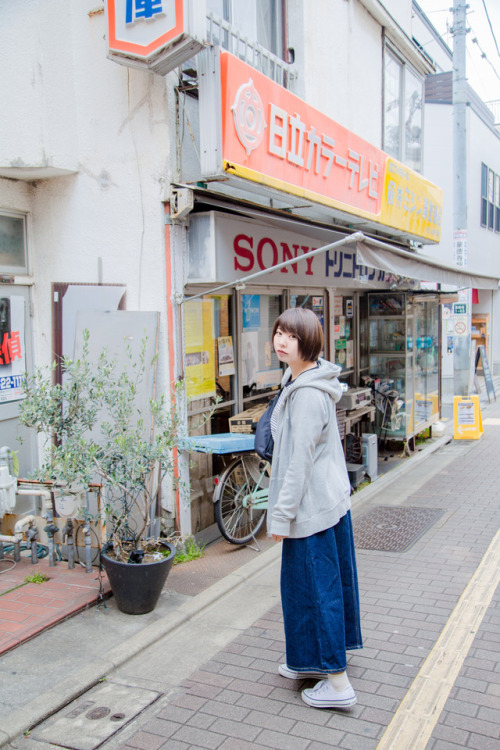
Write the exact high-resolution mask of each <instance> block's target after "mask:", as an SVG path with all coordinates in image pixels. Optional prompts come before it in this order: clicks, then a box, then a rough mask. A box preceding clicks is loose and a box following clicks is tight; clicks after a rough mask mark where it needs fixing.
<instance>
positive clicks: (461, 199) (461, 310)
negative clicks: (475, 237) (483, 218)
mask: <svg viewBox="0 0 500 750" xmlns="http://www.w3.org/2000/svg"><path fill="white" fill-rule="evenodd" d="M468 7H469V6H468V5H467V4H466V3H465V2H464V0H453V250H454V256H455V263H456V264H457V265H459V266H466V265H467V77H466V69H465V66H466V48H465V40H466V35H467V29H466V12H467V8H468ZM454 311H455V314H454V318H453V322H454V342H453V385H454V392H455V395H456V396H468V395H469V389H470V381H471V313H472V292H471V290H470V289H467V290H464V291H462V292H459V304H458V305H456V306H455V307H454Z"/></svg>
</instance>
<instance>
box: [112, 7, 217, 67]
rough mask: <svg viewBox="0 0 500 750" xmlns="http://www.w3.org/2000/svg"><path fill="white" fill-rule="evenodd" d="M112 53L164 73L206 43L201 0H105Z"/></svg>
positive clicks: (131, 63)
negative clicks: (204, 40) (203, 41)
mask: <svg viewBox="0 0 500 750" xmlns="http://www.w3.org/2000/svg"><path fill="white" fill-rule="evenodd" d="M106 10H107V23H108V44H109V55H108V57H110V58H111V59H112V60H115V62H118V63H121V64H122V65H129V66H131V67H145V68H149V69H150V70H153V71H154V72H155V73H159V74H161V75H164V74H165V73H168V72H169V71H170V70H173V69H174V68H175V67H177V66H178V65H180V64H181V63H182V62H184V61H185V60H188V59H189V58H190V57H192V56H193V55H195V54H196V53H197V52H199V51H200V50H201V49H202V48H203V47H204V44H203V43H202V41H201V40H202V39H203V35H204V23H205V12H204V3H203V2H202V1H201V0H106Z"/></svg>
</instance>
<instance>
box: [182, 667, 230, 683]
mask: <svg viewBox="0 0 500 750" xmlns="http://www.w3.org/2000/svg"><path fill="white" fill-rule="evenodd" d="M189 679H190V680H192V681H193V682H200V683H202V684H203V685H215V686H217V687H227V686H228V685H229V683H230V682H231V677H225V676H224V675H221V674H213V673H212V672H205V670H203V669H199V670H198V671H197V672H193V674H191V675H189Z"/></svg>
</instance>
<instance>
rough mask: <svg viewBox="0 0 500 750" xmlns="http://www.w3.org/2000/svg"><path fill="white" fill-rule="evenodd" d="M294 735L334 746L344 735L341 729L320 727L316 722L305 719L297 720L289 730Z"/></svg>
mask: <svg viewBox="0 0 500 750" xmlns="http://www.w3.org/2000/svg"><path fill="white" fill-rule="evenodd" d="M290 735H292V736H294V737H303V738H304V739H306V740H316V741H317V742H322V743H323V744H325V745H330V746H331V747H336V746H337V745H338V744H339V742H340V741H341V739H342V738H343V737H344V732H343V731H342V730H338V729H333V728H331V727H322V726H319V725H318V724H309V723H307V722H305V721H301V722H298V723H297V724H296V725H295V726H294V727H293V729H292V730H291V731H290Z"/></svg>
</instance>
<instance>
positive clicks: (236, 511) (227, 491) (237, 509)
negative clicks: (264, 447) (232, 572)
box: [213, 453, 270, 544]
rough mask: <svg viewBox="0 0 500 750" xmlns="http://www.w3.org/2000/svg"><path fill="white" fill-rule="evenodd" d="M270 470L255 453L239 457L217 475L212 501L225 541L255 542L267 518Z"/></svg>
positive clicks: (266, 463) (233, 542) (267, 464)
mask: <svg viewBox="0 0 500 750" xmlns="http://www.w3.org/2000/svg"><path fill="white" fill-rule="evenodd" d="M269 467H270V464H269V463H268V462H267V461H264V460H263V459H261V458H260V457H259V456H258V455H257V454H256V453H250V454H241V455H239V456H237V457H236V458H235V459H234V460H233V461H232V462H231V463H230V464H229V466H227V468H226V469H225V470H224V471H223V472H222V474H221V475H220V477H219V479H218V481H217V483H216V485H215V490H214V498H213V500H214V505H215V520H216V521H217V526H218V527H219V529H220V532H221V534H222V536H223V537H224V538H225V539H227V541H228V542H231V543H232V544H248V542H250V541H252V540H254V541H255V536H256V534H257V533H258V532H259V531H260V529H261V528H262V525H263V523H264V521H265V519H266V512H267V499H268V488H269Z"/></svg>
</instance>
